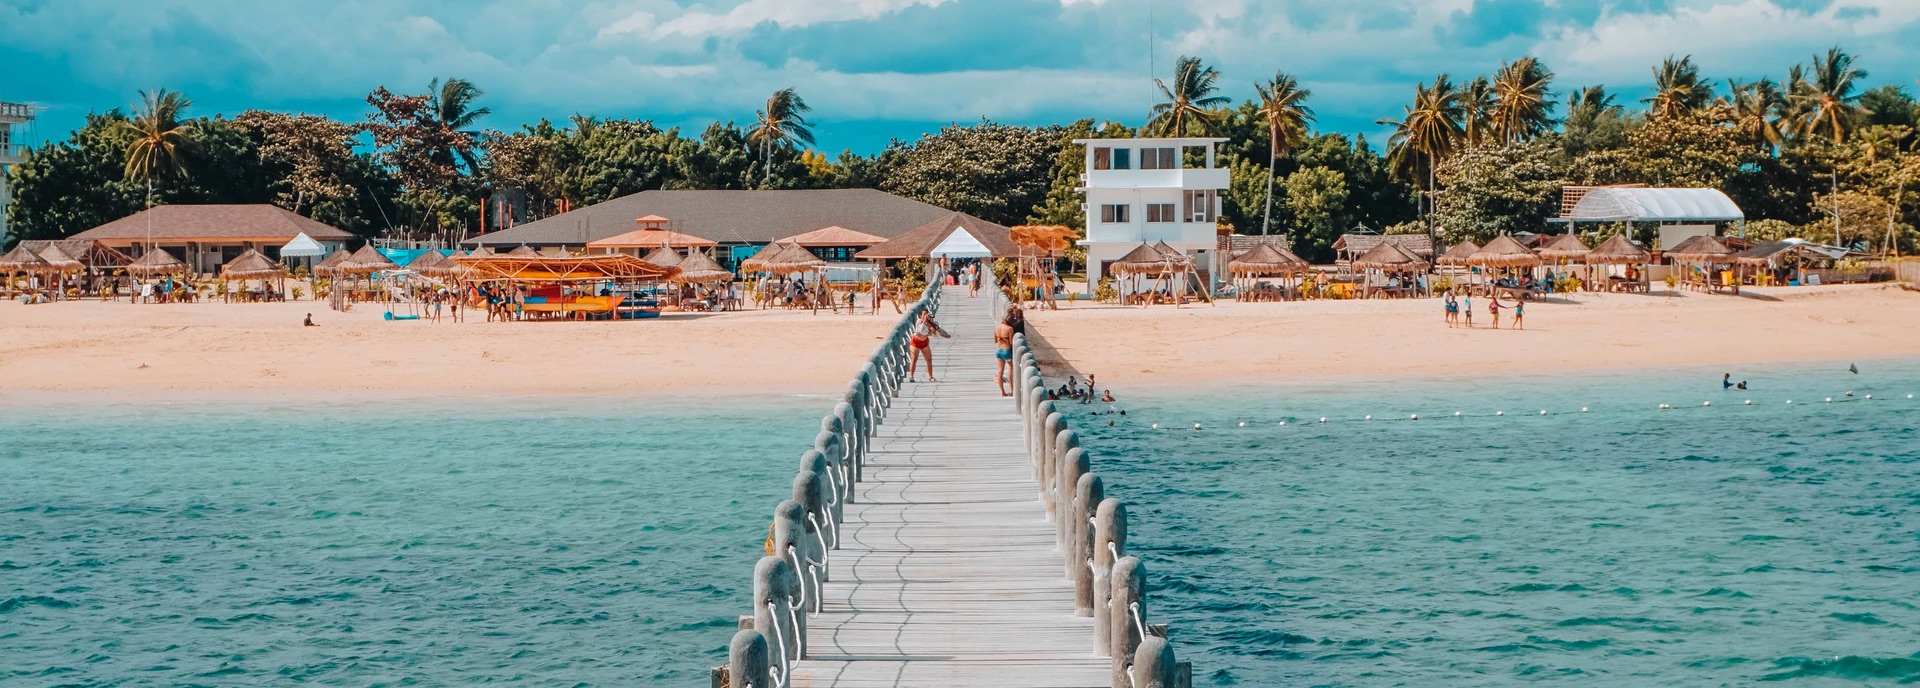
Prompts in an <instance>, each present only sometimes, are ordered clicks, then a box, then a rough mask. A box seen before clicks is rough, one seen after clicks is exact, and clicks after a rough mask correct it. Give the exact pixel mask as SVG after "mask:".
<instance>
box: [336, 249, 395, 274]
mask: <svg viewBox="0 0 1920 688" xmlns="http://www.w3.org/2000/svg"><path fill="white" fill-rule="evenodd" d="M397 267H400V266H398V265H395V264H394V263H393V259H391V258H388V257H387V254H385V253H381V252H380V250H379V249H376V248H374V247H373V244H367V245H365V246H361V247H360V250H358V251H354V252H353V255H351V256H347V259H346V260H344V261H341V262H340V263H339V264H338V265H335V266H334V268H335V269H337V270H339V271H340V272H342V273H346V274H354V275H371V274H373V273H376V272H379V271H381V270H392V269H394V268H397Z"/></svg>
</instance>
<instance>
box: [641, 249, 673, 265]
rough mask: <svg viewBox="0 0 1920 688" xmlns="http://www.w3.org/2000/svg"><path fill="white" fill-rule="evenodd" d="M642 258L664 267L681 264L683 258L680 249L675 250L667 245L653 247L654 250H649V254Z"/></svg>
mask: <svg viewBox="0 0 1920 688" xmlns="http://www.w3.org/2000/svg"><path fill="white" fill-rule="evenodd" d="M641 260H644V261H647V262H649V263H653V264H654V265H658V266H660V267H663V268H673V267H676V266H678V265H680V260H681V258H680V252H679V251H675V250H673V249H672V248H669V247H666V246H661V247H659V248H655V249H653V251H652V252H649V253H648V254H647V256H646V257H645V258H641Z"/></svg>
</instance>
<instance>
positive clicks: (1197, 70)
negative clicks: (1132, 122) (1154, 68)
mask: <svg viewBox="0 0 1920 688" xmlns="http://www.w3.org/2000/svg"><path fill="white" fill-rule="evenodd" d="M1219 80H1220V72H1219V71H1218V70H1215V69H1214V68H1212V67H1208V66H1206V65H1205V64H1204V63H1202V62H1200V58H1197V57H1189V56H1186V55H1182V56H1181V57H1180V59H1179V60H1177V61H1175V62H1174V63H1173V84H1172V85H1171V86H1169V85H1168V84H1167V83H1165V82H1163V81H1161V80H1159V79H1154V80H1153V85H1154V86H1155V87H1158V88H1159V89H1160V96H1161V97H1162V98H1165V99H1166V102H1163V103H1159V104H1157V105H1154V106H1153V110H1152V112H1151V113H1150V114H1151V116H1152V118H1151V119H1150V120H1149V121H1148V122H1147V129H1148V130H1149V131H1152V132H1154V133H1155V134H1156V135H1159V136H1186V135H1187V133H1188V127H1191V126H1193V125H1195V124H1198V125H1199V126H1200V130H1201V131H1202V132H1211V131H1213V127H1214V123H1215V122H1216V121H1218V120H1219V112H1217V111H1216V110H1215V108H1218V107H1220V106H1222V105H1225V104H1227V102H1228V99H1227V97H1226V96H1222V95H1217V94H1216V93H1215V92H1216V91H1218V90H1219V87H1218V86H1216V85H1215V82H1217V81H1219Z"/></svg>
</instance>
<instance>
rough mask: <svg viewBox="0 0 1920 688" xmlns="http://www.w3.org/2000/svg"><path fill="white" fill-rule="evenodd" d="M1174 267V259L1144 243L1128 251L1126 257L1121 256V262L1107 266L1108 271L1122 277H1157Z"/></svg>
mask: <svg viewBox="0 0 1920 688" xmlns="http://www.w3.org/2000/svg"><path fill="white" fill-rule="evenodd" d="M1172 267H1173V262H1172V259H1170V258H1168V257H1167V254H1165V253H1162V252H1160V250H1159V249H1157V248H1154V247H1153V245H1151V244H1144V243H1143V244H1141V245H1139V246H1135V247H1133V250H1131V251H1128V252H1127V254H1126V255H1124V256H1120V259H1119V260H1116V261H1113V264H1112V265H1109V266H1107V271H1108V272H1111V273H1113V274H1114V275H1117V276H1120V277H1130V276H1134V275H1146V274H1154V275H1157V274H1160V273H1162V272H1166V271H1167V270H1169V269H1172Z"/></svg>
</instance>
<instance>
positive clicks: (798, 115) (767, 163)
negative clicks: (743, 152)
mask: <svg viewBox="0 0 1920 688" xmlns="http://www.w3.org/2000/svg"><path fill="white" fill-rule="evenodd" d="M812 111H813V108H811V107H808V106H807V101H805V100H802V99H801V98H800V94H799V93H798V92H796V91H794V90H793V89H791V88H786V89H781V90H779V91H774V92H773V95H772V96H769V97H767V107H766V108H765V109H762V110H757V111H755V112H754V117H755V119H756V123H755V124H754V127H753V129H752V130H751V131H748V132H747V142H748V143H751V144H753V145H754V147H755V148H758V149H759V150H760V166H761V179H762V180H763V182H764V181H767V180H770V179H771V177H772V174H773V168H774V155H775V153H776V152H780V151H785V152H788V153H791V152H793V149H794V148H797V147H799V146H802V145H805V146H811V145H813V128H812V125H811V124H809V123H808V122H807V118H806V113H808V112H812Z"/></svg>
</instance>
